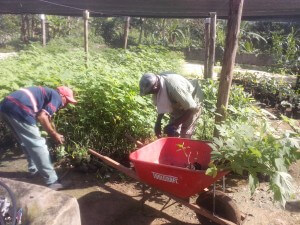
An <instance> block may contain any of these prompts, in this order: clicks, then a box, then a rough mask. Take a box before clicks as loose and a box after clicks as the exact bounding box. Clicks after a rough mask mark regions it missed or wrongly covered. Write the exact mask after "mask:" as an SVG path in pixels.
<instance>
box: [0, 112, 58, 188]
mask: <svg viewBox="0 0 300 225" xmlns="http://www.w3.org/2000/svg"><path fill="white" fill-rule="evenodd" d="M0 116H1V117H2V119H3V120H4V122H5V123H6V124H7V125H8V126H9V127H10V129H11V130H12V131H13V133H14V135H15V137H16V138H17V141H18V142H19V144H20V145H21V148H22V150H23V152H24V154H25V155H26V158H27V161H28V171H29V172H30V173H32V174H34V173H36V172H39V174H40V175H41V176H42V177H43V178H44V180H45V182H46V184H47V185H49V184H52V183H54V182H56V181H57V179H58V178H57V174H56V172H55V170H54V168H53V166H52V163H51V160H50V154H49V151H48V147H47V145H46V140H45V138H43V137H42V136H41V133H40V130H39V128H38V127H37V126H36V125H29V124H27V123H23V122H20V121H18V120H16V119H14V118H12V117H10V116H8V115H7V114H5V113H1V112H0Z"/></svg>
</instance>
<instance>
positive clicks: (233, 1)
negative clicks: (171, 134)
mask: <svg viewBox="0 0 300 225" xmlns="http://www.w3.org/2000/svg"><path fill="white" fill-rule="evenodd" d="M229 4H230V9H229V17H228V24H227V36H226V45H225V51H224V56H223V66H222V70H221V77H220V84H219V92H218V100H217V111H216V112H217V114H216V117H215V123H216V124H219V123H221V122H222V121H224V120H225V118H226V110H227V107H228V100H229V94H230V87H231V83H232V76H233V68H234V63H235V57H236V52H237V48H238V38H239V33H240V24H241V17H242V11H243V4H244V0H230V3H229ZM214 135H215V136H218V132H217V130H216V129H215V132H214Z"/></svg>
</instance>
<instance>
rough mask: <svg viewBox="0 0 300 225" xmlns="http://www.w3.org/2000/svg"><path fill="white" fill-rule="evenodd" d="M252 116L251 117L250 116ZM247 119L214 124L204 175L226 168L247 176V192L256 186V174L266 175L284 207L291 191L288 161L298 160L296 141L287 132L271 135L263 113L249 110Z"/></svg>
mask: <svg viewBox="0 0 300 225" xmlns="http://www.w3.org/2000/svg"><path fill="white" fill-rule="evenodd" d="M254 115H255V116H254ZM247 116H248V119H247V120H246V121H245V122H244V123H241V122H240V121H230V123H229V122H227V123H224V124H222V125H219V126H217V128H218V130H219V133H220V137H219V138H214V139H213V144H211V147H212V149H213V151H212V163H211V166H210V169H209V170H207V174H210V175H214V174H215V171H216V168H217V169H218V170H230V171H234V172H236V173H238V174H240V175H243V174H245V172H247V173H248V175H249V186H250V190H251V193H252V194H253V193H254V190H255V189H256V188H257V187H258V184H259V179H258V174H266V175H268V176H270V183H269V187H270V189H271V190H272V191H273V193H274V199H275V200H277V201H280V202H281V204H282V205H283V206H284V205H285V202H286V200H288V199H289V198H290V197H291V195H292V194H293V193H294V188H293V186H292V178H291V176H290V175H289V174H288V173H287V171H288V167H289V166H290V165H291V163H293V162H295V161H296V160H297V159H299V158H300V157H299V152H297V149H298V148H299V144H298V142H297V141H296V140H295V139H294V137H293V135H292V134H290V133H284V134H282V135H275V131H274V130H273V128H272V127H270V126H269V124H268V122H267V121H266V120H265V119H264V117H263V116H261V117H258V115H257V112H255V111H252V112H251V111H249V113H247Z"/></svg>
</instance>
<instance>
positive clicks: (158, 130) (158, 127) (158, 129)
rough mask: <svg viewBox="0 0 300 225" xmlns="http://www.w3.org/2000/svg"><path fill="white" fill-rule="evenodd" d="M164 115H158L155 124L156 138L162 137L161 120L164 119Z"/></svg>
mask: <svg viewBox="0 0 300 225" xmlns="http://www.w3.org/2000/svg"><path fill="white" fill-rule="evenodd" d="M163 116H164V114H163V113H162V114H158V115H157V118H156V122H155V127H154V132H155V135H156V137H158V138H159V137H160V135H161V120H162V118H163Z"/></svg>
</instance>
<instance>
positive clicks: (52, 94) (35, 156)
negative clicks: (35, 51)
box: [0, 86, 77, 190]
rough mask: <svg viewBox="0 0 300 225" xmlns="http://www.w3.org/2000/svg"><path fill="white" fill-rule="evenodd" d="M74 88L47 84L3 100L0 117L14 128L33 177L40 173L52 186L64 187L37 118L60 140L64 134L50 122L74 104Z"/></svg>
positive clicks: (62, 139)
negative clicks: (69, 105) (51, 86)
mask: <svg viewBox="0 0 300 225" xmlns="http://www.w3.org/2000/svg"><path fill="white" fill-rule="evenodd" d="M76 102H77V101H76V100H75V99H74V97H73V91H72V90H71V89H70V88H68V87H65V86H60V87H58V88H57V90H54V89H51V88H47V87H29V88H21V89H20V90H18V91H15V92H13V93H12V94H10V95H8V96H7V97H5V98H4V100H3V101H2V102H1V103H0V116H1V117H2V119H3V121H4V122H5V123H6V124H7V125H8V127H10V128H11V130H12V131H13V133H14V135H15V137H16V139H17V141H18V142H19V144H20V146H21V148H22V150H23V151H24V154H25V155H26V157H27V161H28V170H29V172H30V174H31V175H32V176H34V175H35V174H37V173H39V174H40V175H41V176H42V177H43V178H44V180H45V182H46V184H47V185H48V187H49V188H51V189H53V190H59V189H63V188H64V186H63V185H62V184H61V183H59V182H58V177H57V174H56V172H55V170H54V168H53V166H52V163H51V160H50V155H49V151H48V147H47V145H46V140H45V138H43V137H42V136H41V133H40V130H39V128H38V126H37V121H38V122H39V123H40V124H41V125H42V127H43V128H44V129H45V130H46V131H47V133H48V134H49V135H50V136H51V137H52V138H53V139H54V140H55V141H56V142H57V143H58V144H63V142H64V137H63V135H61V134H59V133H58V132H57V131H56V130H55V128H54V126H53V125H52V123H51V116H52V115H53V114H54V113H55V112H57V111H58V110H60V109H61V108H64V107H66V106H67V104H69V103H70V104H75V103H76Z"/></svg>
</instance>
